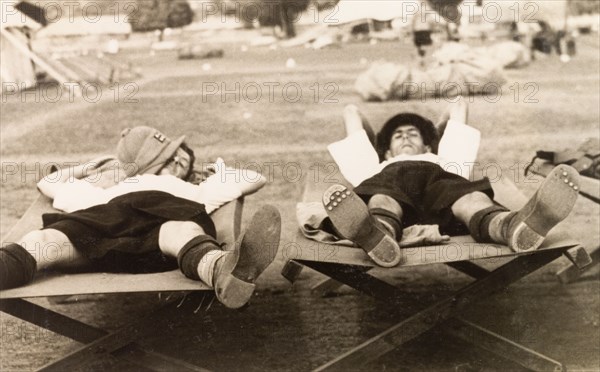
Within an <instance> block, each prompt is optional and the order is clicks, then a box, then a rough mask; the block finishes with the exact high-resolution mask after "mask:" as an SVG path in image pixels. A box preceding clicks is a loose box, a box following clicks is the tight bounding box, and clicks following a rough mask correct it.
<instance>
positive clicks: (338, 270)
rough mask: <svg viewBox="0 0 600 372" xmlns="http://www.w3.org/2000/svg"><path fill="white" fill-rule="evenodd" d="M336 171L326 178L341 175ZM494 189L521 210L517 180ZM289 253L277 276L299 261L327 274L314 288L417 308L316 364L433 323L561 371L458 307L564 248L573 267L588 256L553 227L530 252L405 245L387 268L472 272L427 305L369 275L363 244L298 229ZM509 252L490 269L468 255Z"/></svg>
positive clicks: (316, 195) (343, 360)
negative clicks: (326, 239) (322, 238)
mask: <svg viewBox="0 0 600 372" xmlns="http://www.w3.org/2000/svg"><path fill="white" fill-rule="evenodd" d="M338 177H339V178H338ZM338 177H330V178H329V179H330V180H331V179H343V177H342V176H341V175H338ZM328 182H329V183H327V181H326V182H324V181H323V180H308V184H307V186H306V189H305V193H304V197H303V201H305V202H314V201H320V200H321V196H322V193H323V191H325V190H326V188H327V187H328V186H331V184H332V183H331V182H332V181H328ZM493 188H494V192H495V195H496V197H495V199H496V201H497V202H499V203H500V204H502V205H504V206H506V207H508V208H510V209H513V210H514V209H518V208H520V207H521V206H522V205H524V203H525V202H526V199H525V197H524V196H523V195H522V194H521V192H520V190H519V189H518V188H517V187H516V185H514V184H513V183H512V182H511V181H508V180H506V179H504V178H503V179H501V180H500V181H498V182H494V183H493ZM287 254H288V257H289V258H290V261H288V262H287V264H286V265H285V267H284V268H283V270H282V275H283V276H284V277H286V278H287V279H288V280H290V281H291V282H293V281H295V280H296V279H297V278H298V276H299V275H300V272H301V270H302V269H303V267H309V268H311V269H313V270H316V271H318V272H320V273H322V274H324V275H325V276H327V277H328V278H327V279H325V280H324V281H322V282H320V283H318V284H317V285H316V286H315V287H313V290H314V291H315V292H316V293H317V294H323V293H325V292H327V291H331V290H332V289H334V288H336V287H338V286H340V285H342V284H346V285H348V286H350V287H352V288H355V289H357V290H359V291H361V292H363V293H365V294H367V295H370V296H373V297H375V298H377V299H380V300H382V301H385V302H387V303H391V304H397V305H398V306H402V307H403V308H404V309H407V311H411V312H414V313H413V315H412V316H409V317H407V318H405V319H399V322H398V323H397V324H396V325H394V326H392V327H390V328H388V329H387V330H386V331H384V332H382V333H380V334H378V335H377V336H375V337H372V338H371V339H369V340H367V341H365V342H364V343H362V344H360V345H358V346H356V347H354V348H353V349H351V350H348V351H347V352H346V353H344V354H342V355H339V356H338V357H336V358H334V359H332V360H331V361H329V362H328V363H325V364H324V365H322V366H320V367H319V368H317V370H319V371H320V370H347V369H353V368H354V369H355V368H359V367H360V366H362V365H364V364H366V363H368V362H370V361H373V360H375V359H377V358H378V357H380V356H382V355H384V354H386V353H387V352H389V351H391V350H393V349H395V348H397V347H399V346H401V345H402V344H404V343H405V342H407V341H409V340H411V339H413V338H415V337H417V336H419V335H421V334H422V333H424V332H426V331H427V330H429V329H431V328H433V327H435V326H440V327H441V328H442V330H443V331H444V332H449V333H450V334H452V335H454V336H458V337H459V338H460V339H463V340H465V341H467V342H471V343H473V344H475V345H476V346H478V347H480V348H483V349H485V350H488V351H490V352H492V353H495V354H497V355H499V356H501V357H504V358H508V359H510V360H512V361H514V362H516V363H518V364H520V365H522V366H524V367H526V368H529V369H532V370H539V371H548V370H563V369H564V366H563V364H562V363H560V362H559V361H556V360H554V359H552V358H550V357H548V356H545V355H543V354H540V353H538V352H535V351H533V350H530V349H528V348H526V347H525V346H523V345H520V344H518V343H516V342H514V341H511V340H509V339H508V338H506V337H503V336H501V335H498V334H496V333H494V332H492V331H490V330H488V329H485V328H483V327H481V326H479V325H477V324H474V323H473V322H471V321H469V320H466V319H463V318H462V317H461V316H460V314H461V313H462V312H463V310H465V309H466V308H467V307H471V306H473V305H474V304H475V302H477V301H478V300H481V299H483V298H485V297H487V296H490V295H492V294H494V293H496V292H498V291H500V290H502V289H504V288H505V287H507V286H509V285H510V284H511V283H514V282H516V281H518V280H520V279H522V278H523V277H525V276H526V275H528V274H529V273H531V272H533V271H535V270H537V269H539V268H541V267H543V266H545V265H547V264H549V263H550V262H552V261H554V260H555V259H557V258H559V257H560V256H562V255H565V256H567V257H568V258H569V259H570V260H571V261H572V262H573V264H574V265H576V267H584V266H585V265H587V264H589V262H590V258H589V256H588V255H587V253H586V251H585V250H584V249H583V248H582V247H581V246H580V245H579V244H578V243H577V242H576V241H573V240H571V239H569V238H568V237H566V236H564V235H563V234H556V233H554V234H553V233H551V234H550V235H549V236H548V237H547V238H546V240H545V242H544V244H543V246H542V247H541V248H539V249H538V250H535V251H531V252H520V253H516V252H513V251H512V250H511V249H510V248H508V247H506V246H502V245H498V244H480V243H476V242H475V241H473V239H472V238H471V237H469V236H460V237H453V238H452V239H451V241H450V242H449V243H447V244H440V245H433V246H425V247H417V248H407V249H405V257H406V258H405V260H404V261H403V263H401V264H400V265H399V266H397V267H395V268H391V269H386V270H406V269H408V268H410V267H413V266H416V265H427V264H436V263H437V264H439V263H443V264H446V265H448V266H450V267H452V268H454V269H456V270H458V271H460V272H462V273H464V274H466V275H468V276H470V277H472V278H473V279H474V281H473V282H471V283H470V284H468V285H466V286H465V287H463V288H461V289H459V290H457V291H456V292H455V293H454V294H452V295H451V296H449V297H447V298H444V299H442V300H440V301H437V302H435V303H432V304H430V305H429V306H426V307H424V306H422V305H420V304H417V303H414V302H411V301H410V297H411V296H410V295H409V294H407V293H404V292H402V291H401V290H399V289H398V288H397V287H395V286H393V285H391V284H388V283H387V282H385V281H383V280H381V279H379V278H376V277H375V276H373V275H371V274H369V270H370V269H371V268H373V267H374V266H375V265H374V263H373V262H372V261H371V260H370V259H369V257H368V256H367V255H366V254H365V253H364V252H363V250H362V249H359V248H356V247H345V246H337V245H328V244H323V243H317V242H316V241H312V240H309V239H307V238H305V237H304V235H302V233H301V232H298V234H297V237H296V241H295V249H289V250H288V252H287ZM511 257H512V258H513V259H512V260H510V261H509V262H507V263H504V264H501V265H500V266H499V267H497V268H495V269H494V270H491V271H490V270H488V269H486V268H484V267H482V266H480V265H479V264H477V263H476V262H473V260H490V259H494V258H502V259H503V260H501V261H506V260H505V258H511ZM492 262H494V261H492ZM495 262H497V261H495ZM409 309H410V310H409Z"/></svg>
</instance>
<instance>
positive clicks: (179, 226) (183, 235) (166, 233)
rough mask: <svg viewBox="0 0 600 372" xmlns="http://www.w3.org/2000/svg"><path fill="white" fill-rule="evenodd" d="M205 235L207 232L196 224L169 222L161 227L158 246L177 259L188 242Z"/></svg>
mask: <svg viewBox="0 0 600 372" xmlns="http://www.w3.org/2000/svg"><path fill="white" fill-rule="evenodd" d="M203 234H206V232H205V231H204V229H203V228H202V227H201V226H200V225H198V224H197V223H195V222H191V221H168V222H165V223H163V224H162V226H161V227H160V232H159V234H158V246H159V247H160V250H161V251H162V252H163V253H165V254H167V255H170V256H172V257H177V253H179V250H181V248H183V246H184V245H185V244H186V243H187V242H189V241H190V240H192V239H193V238H195V237H196V236H198V235H203Z"/></svg>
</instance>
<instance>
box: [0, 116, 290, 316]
mask: <svg viewBox="0 0 600 372" xmlns="http://www.w3.org/2000/svg"><path fill="white" fill-rule="evenodd" d="M182 144H183V138H180V139H178V140H176V141H172V140H170V139H169V138H167V137H166V136H165V135H163V134H162V133H160V132H159V131H156V130H154V129H152V128H148V127H136V128H134V129H132V130H126V131H125V132H124V133H123V137H122V138H121V141H120V143H119V146H118V148H117V152H118V154H119V157H120V158H127V157H129V158H131V159H132V160H133V161H134V163H132V164H133V169H137V170H142V172H143V173H146V174H141V175H136V176H131V177H127V178H125V179H123V180H122V181H120V182H117V183H116V185H114V186H110V185H109V187H106V188H102V187H98V186H96V185H95V184H94V182H93V181H94V180H98V182H100V180H103V182H105V181H106V180H107V178H106V174H107V173H105V174H104V176H103V175H102V174H100V175H97V174H94V175H89V174H86V170H89V169H90V167H91V166H93V164H90V163H87V164H83V165H80V166H77V167H74V168H71V169H69V170H62V171H61V170H59V171H57V172H55V173H52V174H50V175H48V176H46V177H44V178H43V179H42V180H41V181H40V182H39V183H38V188H39V190H40V191H41V192H42V193H43V194H45V195H46V196H48V197H50V198H52V199H53V206H54V207H55V208H57V209H60V210H63V211H65V212H67V213H50V214H44V215H43V216H42V219H43V226H44V227H43V228H42V229H41V230H37V231H32V232H30V233H28V234H26V235H25V236H24V237H23V238H22V239H20V240H19V241H18V242H17V243H11V244H9V245H7V246H4V247H2V248H0V289H7V288H13V287H18V286H22V285H26V284H27V283H29V282H31V280H32V279H33V277H34V275H35V272H36V271H37V270H42V269H46V268H72V267H83V266H84V265H88V264H92V267H94V268H96V269H101V270H107V271H129V272H148V271H164V270H170V269H172V268H174V267H177V266H178V267H179V269H180V270H181V271H182V272H183V274H184V275H185V276H187V277H189V278H191V279H195V280H201V281H202V282H204V283H205V284H207V285H208V286H210V287H213V288H214V289H215V293H216V296H217V298H218V299H219V300H220V301H221V302H222V303H223V304H224V305H225V306H227V307H230V308H239V307H241V306H243V305H244V304H246V303H247V302H248V300H249V299H250V297H251V295H252V293H253V292H254V288H255V286H254V282H255V280H256V279H257V278H258V276H259V275H260V274H261V273H262V272H263V271H264V270H265V269H266V267H267V266H268V265H269V264H270V263H271V262H272V261H273V259H274V257H275V255H276V253H277V248H278V245H279V238H280V231H281V218H280V215H279V212H278V211H277V209H276V208H274V207H271V206H265V207H263V208H262V209H260V210H259V211H258V212H257V213H256V214H255V215H254V216H253V218H252V220H251V222H250V223H249V226H248V228H247V229H246V231H245V232H244V233H243V236H242V237H241V239H239V241H238V243H237V245H236V247H235V249H234V250H233V251H223V250H222V249H221V245H220V244H219V242H218V241H217V240H216V239H217V237H216V229H215V226H214V224H213V221H212V220H211V218H210V216H209V214H210V213H211V212H212V211H214V210H215V209H217V208H218V207H220V206H221V205H223V204H225V203H227V202H229V201H231V200H235V199H237V198H238V197H240V196H242V195H247V194H250V193H253V192H256V191H257V190H258V189H260V188H261V187H262V186H264V184H265V183H266V180H265V178H264V177H262V176H261V175H259V174H255V173H252V172H251V171H249V170H245V171H244V172H243V177H242V176H241V172H240V171H236V170H232V169H226V168H225V167H224V165H223V164H221V165H222V166H221V167H219V166H215V167H214V169H213V171H214V173H215V174H213V175H212V176H211V177H208V178H207V179H206V180H205V181H204V182H202V183H200V184H199V185H194V184H192V183H188V182H185V181H183V179H182V178H185V176H186V175H189V174H191V168H192V164H193V157H192V156H191V154H189V150H187V149H186V147H184V146H182ZM96 165H97V164H96ZM127 165H131V164H127ZM127 165H126V166H125V168H128V167H127ZM113 171H114V170H111V172H110V173H112V174H111V175H110V177H114V172H113ZM121 171H123V170H121ZM138 173H139V172H138ZM86 176H87V179H85V180H84V179H83V178H84V177H86ZM103 177H104V178H103ZM117 178H118V179H120V178H123V177H120V176H118V175H117ZM40 247H42V248H43V249H44V250H43V251H42V252H41V254H35V253H34V254H35V258H34V255H32V252H36V250H38V249H40Z"/></svg>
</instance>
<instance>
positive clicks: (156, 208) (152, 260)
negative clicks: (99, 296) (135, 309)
mask: <svg viewBox="0 0 600 372" xmlns="http://www.w3.org/2000/svg"><path fill="white" fill-rule="evenodd" d="M42 219H43V223H44V228H45V229H56V230H59V231H61V232H62V233H64V234H65V235H66V236H67V237H68V238H69V240H70V241H71V242H72V243H73V245H74V247H75V249H77V250H78V251H79V252H81V253H83V255H84V256H86V257H87V258H89V259H90V260H92V262H93V263H94V266H95V268H97V269H98V270H102V271H110V272H157V271H165V270H172V269H174V268H177V262H176V260H175V259H174V258H171V257H166V256H164V255H163V254H162V252H161V251H160V248H159V246H158V234H159V231H160V227H161V225H162V224H163V223H165V222H167V221H192V222H195V223H197V224H198V225H200V226H201V227H202V228H203V229H204V231H205V232H206V233H207V234H209V235H211V236H213V237H216V230H215V226H214V223H213V222H212V220H211V219H210V217H209V216H208V214H207V213H206V209H205V208H204V205H203V204H200V203H196V202H193V201H190V200H187V199H182V198H178V197H176V196H173V195H171V194H168V193H166V192H161V191H140V192H134V193H129V194H125V195H121V196H119V197H116V198H114V199H112V200H111V201H109V202H108V203H107V204H102V205H97V206H94V207H91V208H87V209H83V210H80V211H76V212H72V213H47V214H44V215H43V216H42Z"/></svg>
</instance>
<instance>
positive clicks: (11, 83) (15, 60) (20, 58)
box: [0, 0, 41, 92]
mask: <svg viewBox="0 0 600 372" xmlns="http://www.w3.org/2000/svg"><path fill="white" fill-rule="evenodd" d="M17 5H18V3H17V2H15V1H10V0H2V3H0V9H1V17H2V18H1V28H0V83H1V86H2V91H3V92H4V90H5V89H11V90H12V89H14V88H15V87H16V88H17V89H19V90H20V89H26V88H30V87H32V86H33V85H35V82H36V79H35V69H34V65H33V62H32V59H31V54H33V52H31V48H30V43H29V40H30V38H29V37H30V34H31V32H33V31H35V30H37V29H39V28H40V27H41V25H40V24H39V23H38V22H36V21H34V20H33V19H31V18H29V17H28V16H27V15H25V14H24V13H22V12H21V11H20V10H19V9H17Z"/></svg>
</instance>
